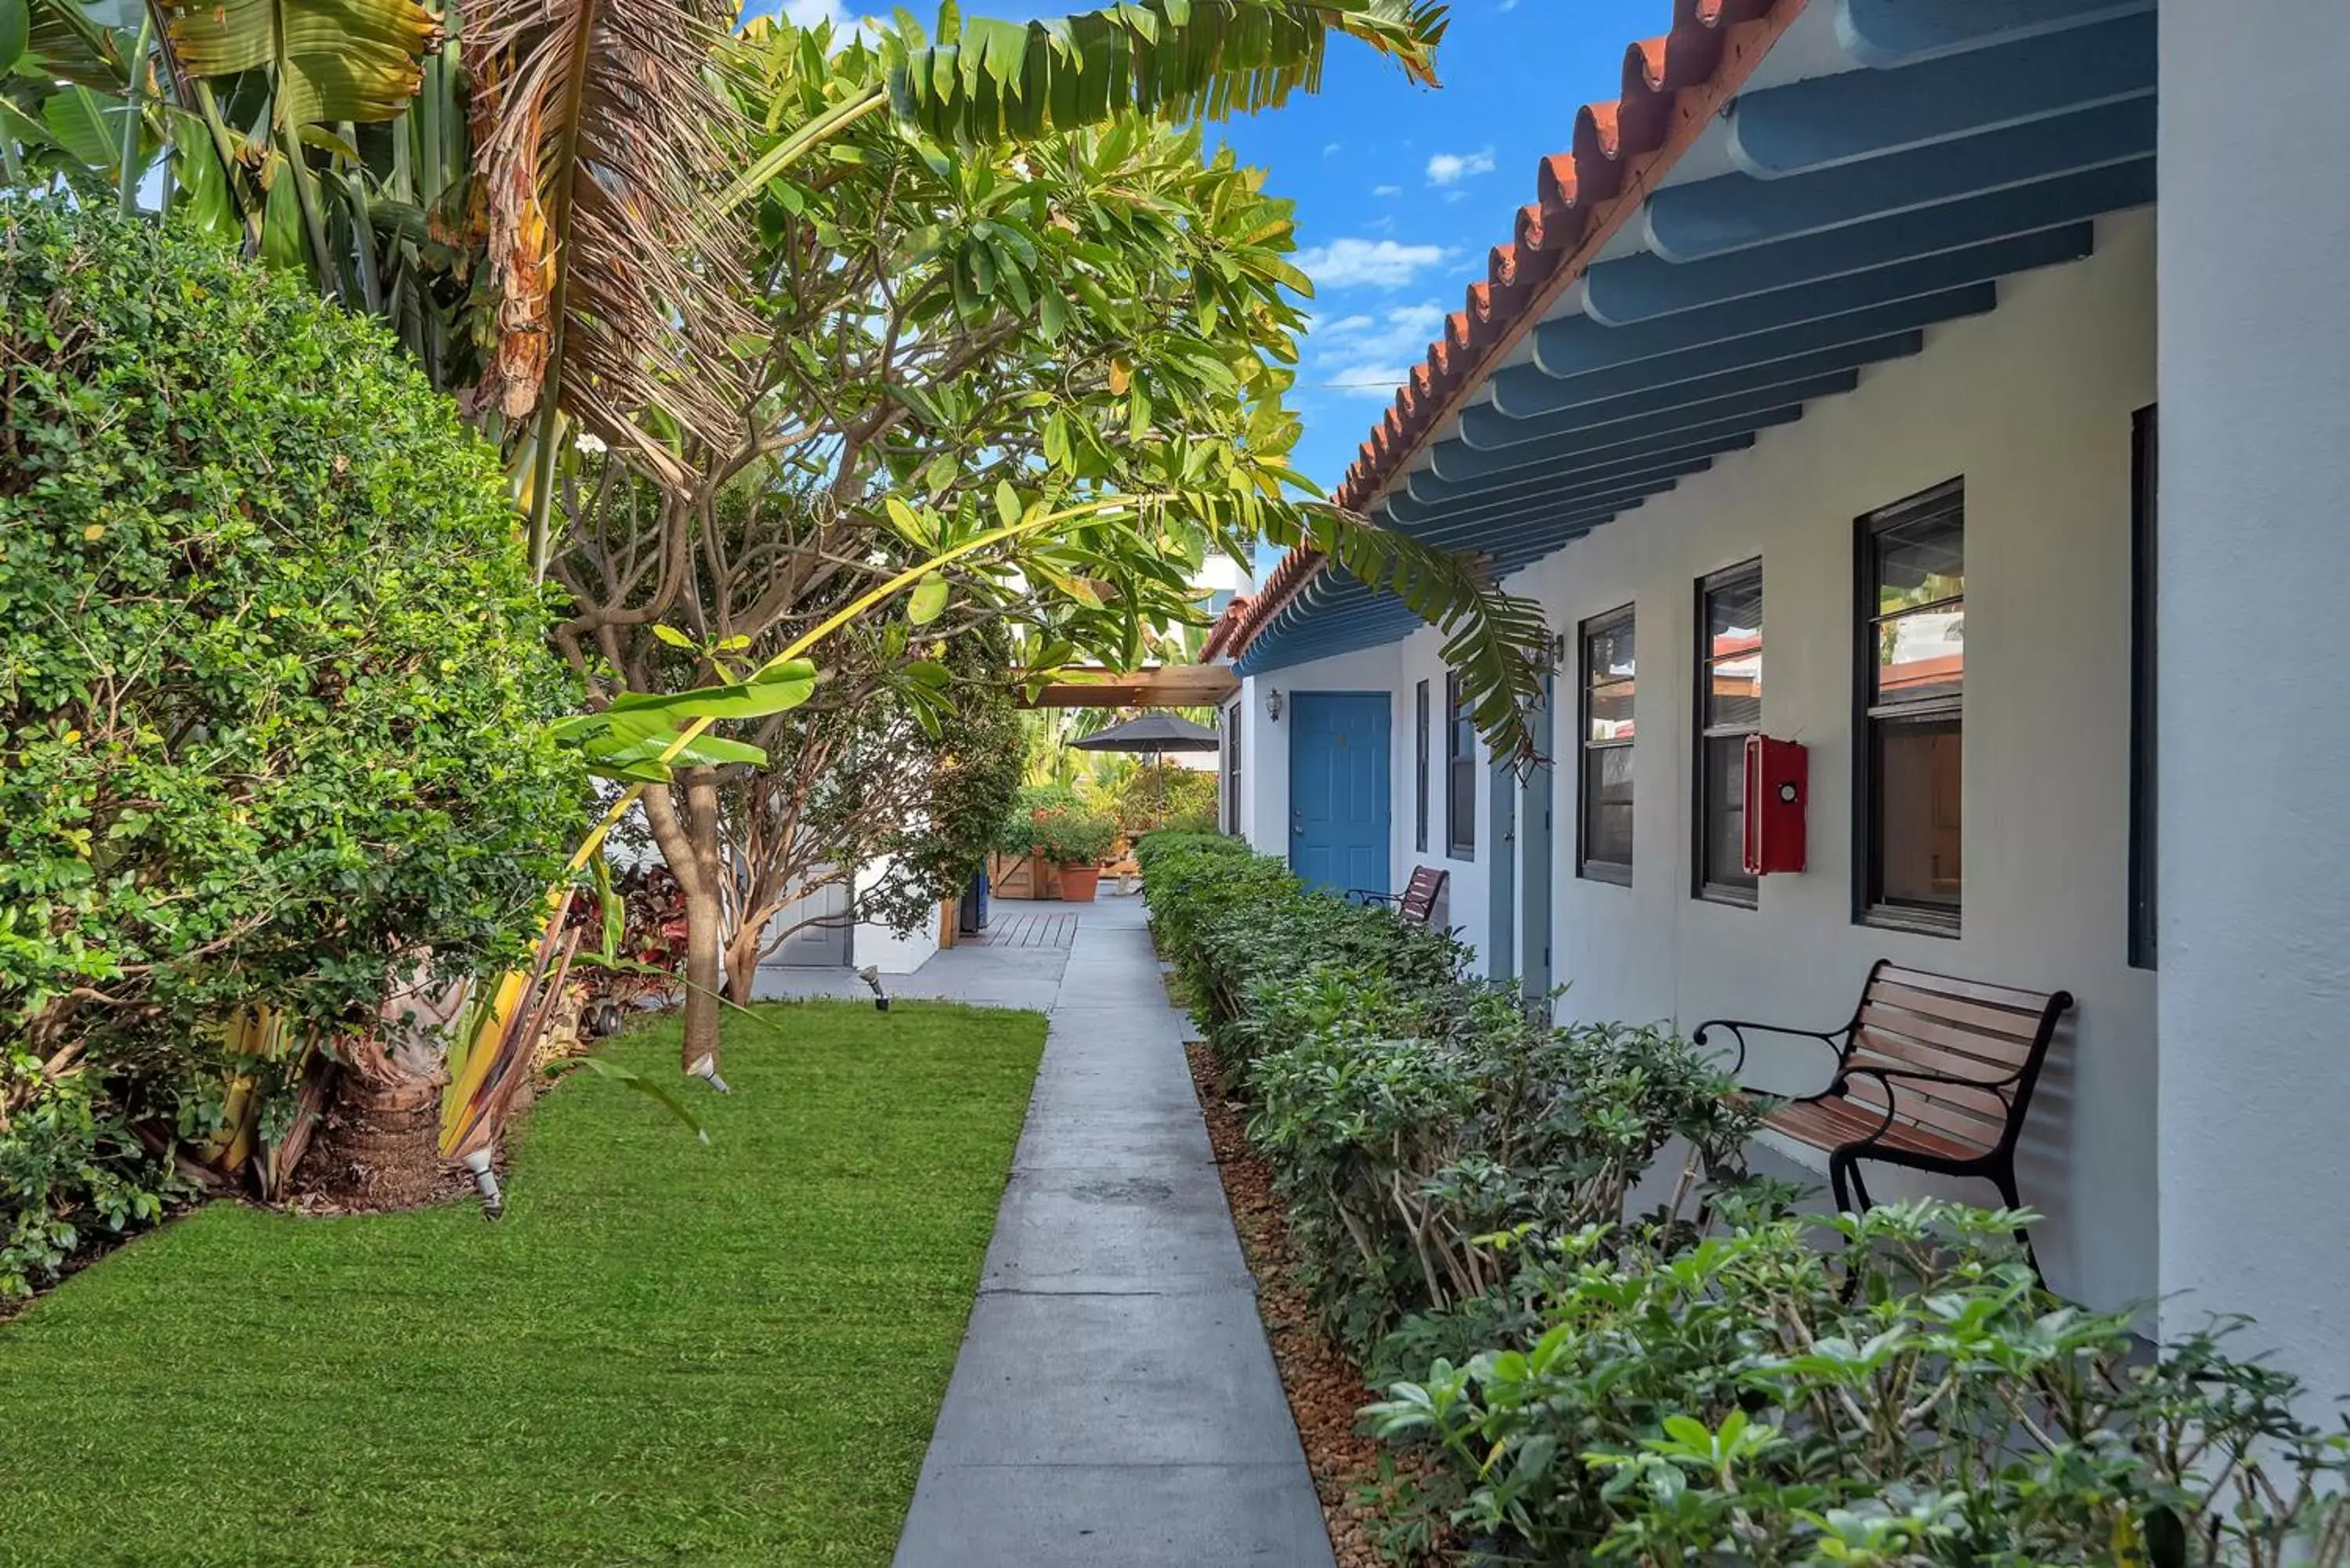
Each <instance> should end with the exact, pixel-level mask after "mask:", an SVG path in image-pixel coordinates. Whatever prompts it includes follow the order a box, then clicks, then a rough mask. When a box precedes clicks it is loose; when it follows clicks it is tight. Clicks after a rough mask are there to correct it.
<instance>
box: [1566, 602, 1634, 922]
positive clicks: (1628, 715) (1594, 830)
mask: <svg viewBox="0 0 2350 1568" xmlns="http://www.w3.org/2000/svg"><path fill="white" fill-rule="evenodd" d="M1634 630H1635V628H1634V626H1633V621H1632V607H1631V606H1630V605H1626V606H1625V607H1623V608H1622V609H1619V610H1611V611H1609V612H1608V613H1607V614H1606V615H1603V616H1597V617H1595V618H1592V619H1590V620H1587V621H1585V622H1584V623H1583V627H1582V633H1581V639H1580V641H1581V646H1582V649H1583V678H1582V680H1581V683H1580V684H1581V686H1582V688H1583V701H1582V704H1581V711H1580V720H1581V723H1582V737H1583V738H1582V743H1581V755H1582V763H1581V766H1582V774H1581V776H1580V778H1579V780H1578V783H1577V787H1576V791H1575V796H1576V811H1575V875H1576V876H1578V877H1590V878H1592V879H1594V880H1596V881H1601V882H1622V883H1626V884H1629V883H1630V882H1631V880H1632V671H1633V666H1634V658H1633V642H1634V636H1633V634H1634Z"/></svg>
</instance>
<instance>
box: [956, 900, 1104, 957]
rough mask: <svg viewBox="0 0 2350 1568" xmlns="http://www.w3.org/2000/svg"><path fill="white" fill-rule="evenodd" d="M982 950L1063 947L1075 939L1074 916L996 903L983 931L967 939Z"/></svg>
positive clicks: (1075, 920) (990, 911) (1075, 921)
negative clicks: (1015, 908) (1009, 906)
mask: <svg viewBox="0 0 2350 1568" xmlns="http://www.w3.org/2000/svg"><path fill="white" fill-rule="evenodd" d="M969 940H970V941H971V943H972V945H973V946H976V947H984V948H1066V947H1069V946H1071V945H1073V944H1074V943H1075V942H1076V940H1077V917H1076V916H1075V915H1073V914H1068V913H1066V912H1063V911H1058V910H1045V909H1021V910H1018V911H1016V912H1015V911H1014V910H1010V909H1005V908H1004V907H1003V905H1002V904H998V905H997V906H995V908H994V909H991V910H989V911H988V917H987V929H985V930H983V931H982V932H981V933H980V934H979V935H977V936H975V937H972V938H971V939H969Z"/></svg>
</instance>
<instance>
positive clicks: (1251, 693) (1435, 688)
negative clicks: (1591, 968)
mask: <svg viewBox="0 0 2350 1568" xmlns="http://www.w3.org/2000/svg"><path fill="white" fill-rule="evenodd" d="M1443 640H1444V639H1443V638H1442V637H1441V635H1440V634H1439V633H1438V632H1436V631H1434V630H1433V629H1423V630H1420V631H1418V632H1415V633H1413V634H1412V635H1411V636H1410V637H1408V638H1406V639H1402V640H1401V641H1399V642H1391V643H1387V644H1384V645H1382V646H1380V647H1378V648H1374V649H1365V650H1363V651H1361V652H1359V653H1341V654H1336V655H1334V656H1333V657H1331V658H1328V659H1315V660H1314V661H1313V662H1311V663H1308V664H1298V665H1292V666H1291V667H1289V668H1288V669H1286V670H1274V671H1273V672H1271V673H1269V674H1265V675H1258V676H1251V677H1249V678H1247V679H1246V680H1243V682H1242V685H1241V698H1242V701H1243V704H1244V705H1245V708H1246V711H1247V713H1248V730H1247V732H1246V733H1245V734H1244V735H1243V739H1242V747H1243V750H1242V753H1241V762H1242V778H1241V794H1242V799H1243V819H1244V826H1243V836H1245V837H1246V838H1247V839H1248V841H1249V843H1250V845H1251V846H1253V847H1254V848H1255V849H1257V850H1258V851H1259V852H1260V853H1262V854H1265V855H1280V856H1284V857H1285V856H1287V854H1288V853H1289V720H1288V715H1287V712H1286V711H1284V715H1283V718H1282V722H1280V723H1278V724H1276V723H1274V722H1272V721H1271V720H1269V719H1268V718H1266V716H1265V694H1266V693H1267V692H1268V691H1274V690H1275V689H1278V690H1279V691H1280V692H1281V694H1282V696H1283V698H1284V701H1286V700H1288V699H1291V698H1293V697H1295V695H1296V694H1297V693H1298V692H1300V691H1385V692H1387V693H1388V696H1389V701H1388V880H1389V881H1390V882H1391V883H1392V884H1393V886H1392V887H1391V888H1388V891H1390V892H1392V891H1396V890H1398V889H1400V888H1402V887H1403V885H1404V883H1405V881H1406V880H1407V879H1408V878H1409V877H1410V876H1411V871H1412V867H1415V866H1434V867H1440V868H1441V869H1443V870H1445V871H1449V872H1451V881H1450V882H1449V883H1448V884H1447V887H1446V896H1445V899H1444V901H1443V902H1441V903H1440V904H1439V905H1438V906H1437V911H1436V912H1437V916H1438V918H1439V919H1440V922H1441V923H1443V924H1445V925H1448V926H1450V927H1451V928H1453V929H1455V930H1457V931H1458V932H1459V934H1460V935H1461V940H1464V941H1466V942H1468V943H1469V944H1470V946H1471V947H1473V948H1475V949H1476V950H1477V952H1478V955H1479V962H1480V966H1481V967H1482V964H1483V961H1484V954H1485V949H1486V926H1487V923H1488V918H1489V913H1490V911H1489V910H1488V909H1487V903H1486V891H1487V887H1488V882H1487V869H1486V868H1487V867H1488V866H1489V865H1490V863H1491V860H1492V821H1491V805H1492V803H1491V801H1490V800H1489V798H1488V794H1489V791H1488V788H1487V776H1488V770H1489V768H1490V766H1491V763H1490V753H1487V751H1486V750H1485V748H1484V746H1483V745H1482V744H1480V745H1479V747H1478V749H1477V787H1476V790H1475V792H1474V793H1475V794H1476V798H1477V844H1476V853H1475V855H1474V856H1473V857H1471V858H1468V859H1461V860H1456V859H1453V858H1451V857H1449V856H1447V855H1446V854H1445V842H1444V822H1445V816H1444V809H1445V807H1444V780H1445V774H1444V662H1443V660H1442V659H1440V658H1439V657H1438V656H1437V650H1438V649H1440V648H1441V647H1442V646H1443ZM1421 680H1426V681H1427V682H1428V683H1429V761H1428V774H1429V777H1428V786H1429V797H1428V847H1427V848H1426V849H1425V850H1422V849H1420V848H1419V847H1418V845H1417V843H1416V841H1415V827H1416V822H1415V810H1414V805H1415V801H1416V798H1417V795H1416V792H1417V789H1418V784H1417V779H1416V768H1417V762H1416V758H1417V756H1418V753H1417V751H1416V750H1415V745H1416V742H1415V739H1414V734H1415V731H1414V725H1415V722H1416V719H1415V710H1414V706H1413V701H1414V699H1413V687H1414V685H1415V684H1416V683H1417V682H1419V681H1421ZM1502 967H1503V970H1505V971H1506V970H1508V969H1510V968H1512V967H1513V966H1512V965H1511V964H1509V963H1508V962H1507V961H1504V962H1503V965H1502Z"/></svg>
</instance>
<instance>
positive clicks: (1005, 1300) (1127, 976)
mask: <svg viewBox="0 0 2350 1568" xmlns="http://www.w3.org/2000/svg"><path fill="white" fill-rule="evenodd" d="M1059 908H1061V909H1076V910H1077V911H1079V912H1080V914H1081V917H1082V919H1081V923H1080V925H1079V927H1078V929H1077V933H1076V942H1075V945H1074V946H1073V947H1072V948H1071V949H1070V950H1068V952H1067V955H1066V957H1067V962H1066V968H1065V969H1064V970H1063V971H1062V973H1061V975H1060V983H1059V987H1058V992H1057V994H1056V996H1055V998H1054V1000H1053V1002H1052V1019H1053V1022H1052V1030H1051V1033H1050V1034H1049V1035H1048V1036H1047V1039H1046V1043H1045V1060H1044V1065H1043V1067H1042V1068H1041V1070H1040V1071H1039V1072H1038V1074H1037V1078H1036V1090H1035V1097H1034V1099H1033V1100H1032V1101H1031V1102H1030V1104H1029V1107H1028V1121H1027V1126H1026V1128H1025V1130H1024V1132H1023V1133H1022V1135H1021V1139H1020V1147H1019V1150H1018V1152H1017V1154H1016V1155H1015V1156H1014V1160H1013V1169H1012V1180H1011V1185H1010V1186H1009V1187H1008V1188H1007V1189H1006V1190H1005V1192H1004V1195H1003V1209H1002V1210H1001V1211H1000V1212H999V1214H998V1215H997V1217H996V1221H995V1239H994V1241H993V1243H992V1244H991V1245H990V1246H989V1248H988V1253H987V1264H986V1271H985V1273H984V1275H983V1278H982V1280H981V1282H980V1290H979V1299H978V1302H977V1303H976V1304H975V1305H974V1306H973V1307H972V1315H971V1324H970V1327H969V1329H968V1330H967V1331H966V1333H965V1334H964V1337H963V1345H962V1355H961V1357H960V1358H959V1359H958V1360H957V1361H956V1363H955V1370H954V1377H953V1380H952V1382H951V1384H950V1385H949V1386H948V1388H947V1396H946V1403H945V1406H944V1407H943V1408H942V1409H941V1411H940V1413H939V1423H938V1428H937V1429H936V1431H935V1432H934V1433H933V1434H932V1436H931V1448H930V1453H929V1456H928V1458H927V1459H925V1460H924V1462H923V1465H922V1475H921V1481H920V1486H919V1487H918V1488H917V1489H916V1490H915V1493H914V1505H913V1510H912V1511H911V1512H910V1514H909V1515H908V1517H907V1520H906V1528H905V1532H904V1534H903V1535H902V1536H901V1537H900V1538H899V1543H898V1556H897V1565H898V1568H998V1565H1001V1568H1162V1565H1163V1568H1220V1565H1222V1564H1225V1563H1277V1564H1282V1565H1284V1568H1288V1565H1292V1564H1295V1565H1297V1568H1326V1565H1327V1564H1329V1563H1331V1562H1332V1558H1331V1553H1330V1543H1329V1538H1328V1536H1327V1535H1326V1533H1325V1532H1324V1528H1323V1523H1322V1511H1321V1508H1320V1506H1319V1504H1318V1503H1317V1502H1316V1501H1315V1496H1314V1484H1313V1481H1312V1480H1311V1478H1310V1477H1309V1476H1308V1475H1307V1473H1306V1469H1305V1453H1304V1451H1303V1450H1302V1449H1300V1448H1299V1446H1298V1441H1297V1429H1296V1428H1295V1425H1294V1424H1293V1423H1292V1421H1291V1419H1290V1415H1289V1407H1288V1403H1287V1401H1286V1400H1285V1399H1284V1397H1283V1395H1282V1390H1281V1380H1280V1375H1279V1374H1278V1373H1277V1372H1276V1371H1275V1370H1274V1364H1273V1356H1272V1354H1271V1352H1270V1351H1269V1350H1268V1349H1267V1348H1266V1346H1265V1340H1264V1333H1263V1327H1262V1326H1261V1324H1259V1322H1258V1319H1257V1310H1256V1297H1255V1293H1254V1291H1253V1287H1252V1285H1251V1282H1250V1279H1249V1274H1248V1271H1247V1268H1246V1266H1245V1265H1244V1264H1243V1262H1242V1261H1241V1251H1240V1243H1239V1241H1238V1239H1237V1238H1236V1237H1235V1236H1234V1234H1233V1232H1232V1217H1231V1215H1230V1213H1229V1212H1228V1211H1227V1210H1226V1209H1225V1205H1224V1194H1223V1187H1222V1183H1221V1182H1220V1181H1219V1180H1218V1179H1217V1175H1216V1168H1215V1163H1214V1160H1213V1158H1212V1157H1211V1154H1210V1151H1209V1147H1208V1136H1207V1129H1206V1128H1205V1127H1204V1126H1203V1125H1202V1124H1201V1119H1200V1109H1199V1105H1198V1102H1197V1101H1196V1100H1195V1099H1194V1097H1193V1096H1192V1092H1191V1076H1190V1074H1189V1072H1188V1071H1187V1070H1186V1068H1185V1066H1184V1063H1183V1050H1182V1045H1183V1040H1184V1037H1185V1034H1186V1033H1187V1025H1186V1023H1185V1020H1184V1019H1183V1017H1182V1015H1181V1014H1180V1013H1179V1012H1176V1011H1175V1010H1174V1009H1173V1008H1172V1007H1170V1006H1169V1005H1168V1003H1167V999H1166V992H1165V989H1164V987H1163V986H1162V985H1161V983H1160V981H1159V967H1158V963H1157V961H1156V960H1155V958H1154V957H1153V956H1152V953H1151V949H1150V939H1149V933H1148V931H1147V930H1146V929H1144V925H1143V911H1142V900H1141V899H1140V898H1116V897H1112V896H1109V895H1108V894H1107V889H1105V897H1104V898H1103V899H1102V901H1101V902H1099V903H1097V904H1094V905H1091V906H1083V905H1075V906H1072V905H1063V906H1060V907H1059ZM1033 951H1034V950H1024V949H1014V950H1001V949H990V948H984V947H983V948H971V949H965V948H956V949H953V950H950V951H949V952H946V953H941V955H939V959H934V960H932V961H931V964H926V965H925V966H924V968H923V974H922V975H917V976H915V977H913V978H915V979H917V980H920V979H921V978H923V975H927V974H928V972H929V971H930V970H931V968H932V967H934V966H935V965H936V964H937V963H938V962H939V960H940V959H947V958H962V955H964V954H966V953H968V954H969V955H970V957H969V959H968V960H966V961H965V962H966V963H968V964H969V965H970V966H971V967H972V969H973V970H977V969H978V968H980V967H981V964H982V961H984V960H988V959H990V958H993V959H994V960H996V961H1004V960H1010V959H1015V958H1019V957H1023V956H1024V955H1026V954H1027V953H1030V952H1033ZM892 989H893V990H899V993H900V994H907V995H911V994H915V992H914V991H913V989H912V988H910V987H908V988H904V989H902V990H900V989H899V988H898V987H893V988H892ZM926 989H927V988H926Z"/></svg>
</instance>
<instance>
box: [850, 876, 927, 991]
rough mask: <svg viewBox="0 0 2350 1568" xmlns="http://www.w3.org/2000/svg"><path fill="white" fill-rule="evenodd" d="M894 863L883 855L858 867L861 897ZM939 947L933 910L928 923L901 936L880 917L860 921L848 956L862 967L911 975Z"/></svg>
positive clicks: (874, 885)
mask: <svg viewBox="0 0 2350 1568" xmlns="http://www.w3.org/2000/svg"><path fill="white" fill-rule="evenodd" d="M894 864H895V862H894V861H892V860H889V859H887V858H884V859H881V860H877V861H875V862H874V863H873V864H872V865H870V866H861V867H858V871H857V893H858V897H859V898H863V897H864V896H865V894H866V893H867V892H868V890H870V889H871V888H877V887H879V885H880V882H881V878H882V877H886V876H888V875H889V868H890V867H891V866H892V865H894ZM938 950H939V920H938V913H937V911H936V910H933V911H931V919H930V920H929V921H928V922H927V923H926V924H924V925H920V926H917V927H915V928H914V929H913V930H912V931H910V933H908V934H907V935H905V936H902V937H901V936H899V934H898V933H897V932H895V931H893V930H891V929H889V927H888V926H887V925H885V924H883V923H882V922H881V921H879V920H859V921H858V922H857V930H856V934H855V936H854V938H853V939H852V940H851V942H850V946H849V957H850V960H851V961H852V962H854V963H856V964H857V965H858V967H859V968H862V967H863V966H864V965H866V964H868V963H869V964H871V965H873V966H874V967H875V968H876V969H879V971H881V972H882V973H883V974H911V973H913V972H914V971H916V970H918V969H920V968H921V967H922V965H923V964H925V963H927V962H929V961H930V957H931V954H932V953H934V952H936V951H938Z"/></svg>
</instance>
